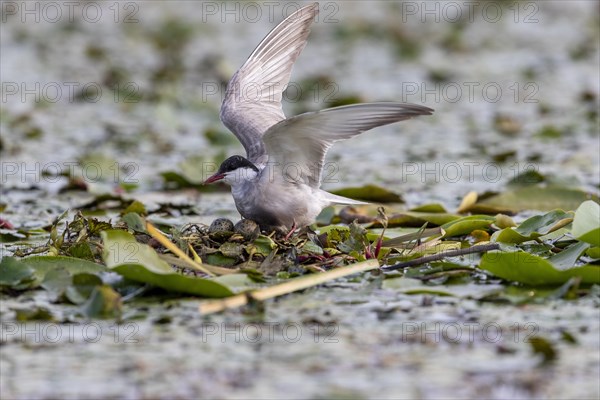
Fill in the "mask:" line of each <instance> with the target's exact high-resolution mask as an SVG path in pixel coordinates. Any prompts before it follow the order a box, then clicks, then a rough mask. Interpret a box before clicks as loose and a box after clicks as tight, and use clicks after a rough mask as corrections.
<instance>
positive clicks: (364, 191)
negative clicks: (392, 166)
mask: <svg viewBox="0 0 600 400" xmlns="http://www.w3.org/2000/svg"><path fill="white" fill-rule="evenodd" d="M332 193H334V194H337V195H338V196H343V197H348V198H351V199H356V200H363V201H369V202H374V203H403V202H404V200H402V197H401V196H400V195H399V194H397V193H394V192H392V191H390V190H388V189H385V188H383V187H381V186H376V185H365V186H361V187H351V188H344V189H338V190H335V191H333V192H332Z"/></svg>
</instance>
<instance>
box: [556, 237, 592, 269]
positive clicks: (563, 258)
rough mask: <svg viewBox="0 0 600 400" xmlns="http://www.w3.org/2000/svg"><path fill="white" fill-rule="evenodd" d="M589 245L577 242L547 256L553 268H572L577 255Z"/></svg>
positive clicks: (579, 255)
mask: <svg viewBox="0 0 600 400" xmlns="http://www.w3.org/2000/svg"><path fill="white" fill-rule="evenodd" d="M589 247H590V245H589V243H585V242H578V243H574V244H572V245H571V246H569V247H567V248H566V249H564V250H563V251H561V252H560V253H558V254H555V255H553V256H552V257H549V258H548V261H550V262H551V263H552V265H554V268H556V269H558V270H560V271H566V270H568V269H571V268H573V266H574V265H575V263H576V262H577V260H578V259H579V257H581V255H582V254H583V253H584V252H585V251H586V250H587V249H588V248H589Z"/></svg>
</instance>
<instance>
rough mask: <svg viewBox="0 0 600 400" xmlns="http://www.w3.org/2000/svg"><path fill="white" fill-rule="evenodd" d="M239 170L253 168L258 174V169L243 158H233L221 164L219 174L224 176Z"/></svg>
mask: <svg viewBox="0 0 600 400" xmlns="http://www.w3.org/2000/svg"><path fill="white" fill-rule="evenodd" d="M238 168H252V169H253V170H255V171H256V172H258V168H256V165H254V164H253V163H252V162H251V161H250V160H248V159H246V158H244V157H242V156H231V157H229V158H228V159H226V160H225V161H223V162H222V163H221V166H220V167H219V171H218V173H220V174H224V173H227V172H231V171H235V170H236V169H238Z"/></svg>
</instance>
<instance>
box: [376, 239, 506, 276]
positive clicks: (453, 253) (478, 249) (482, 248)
mask: <svg viewBox="0 0 600 400" xmlns="http://www.w3.org/2000/svg"><path fill="white" fill-rule="evenodd" d="M499 248H500V245H499V244H498V243H488V244H482V245H479V246H473V247H469V248H468V249H458V250H450V251H443V252H441V253H437V254H433V255H431V256H425V257H419V258H415V259H414V260H409V261H405V262H401V263H398V264H394V265H389V266H383V267H381V269H382V270H384V271H395V270H397V269H402V268H406V267H413V266H415V265H421V264H425V263H428V262H431V261H439V260H443V259H444V258H446V257H458V256H464V255H466V254H474V253H485V252H487V251H491V250H498V249H499Z"/></svg>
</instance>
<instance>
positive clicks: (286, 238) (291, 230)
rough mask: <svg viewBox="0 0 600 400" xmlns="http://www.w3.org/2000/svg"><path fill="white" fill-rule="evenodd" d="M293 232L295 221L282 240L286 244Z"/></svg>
mask: <svg viewBox="0 0 600 400" xmlns="http://www.w3.org/2000/svg"><path fill="white" fill-rule="evenodd" d="M295 230H296V221H294V223H293V224H292V228H291V229H290V231H289V232H288V233H287V235H285V237H284V238H283V240H285V241H286V242H287V241H288V240H289V239H290V237H291V236H292V234H293V233H294V231H295Z"/></svg>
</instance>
